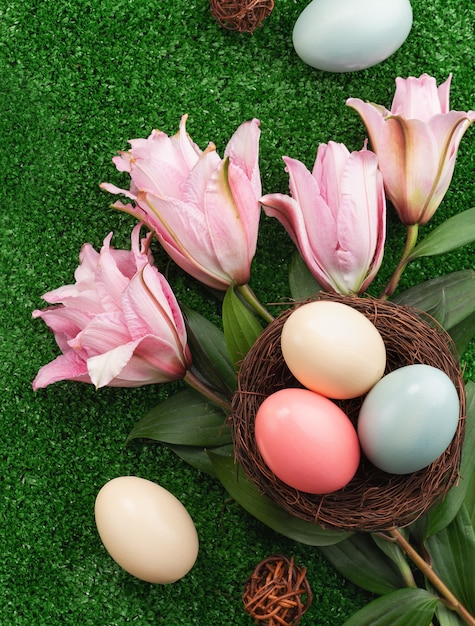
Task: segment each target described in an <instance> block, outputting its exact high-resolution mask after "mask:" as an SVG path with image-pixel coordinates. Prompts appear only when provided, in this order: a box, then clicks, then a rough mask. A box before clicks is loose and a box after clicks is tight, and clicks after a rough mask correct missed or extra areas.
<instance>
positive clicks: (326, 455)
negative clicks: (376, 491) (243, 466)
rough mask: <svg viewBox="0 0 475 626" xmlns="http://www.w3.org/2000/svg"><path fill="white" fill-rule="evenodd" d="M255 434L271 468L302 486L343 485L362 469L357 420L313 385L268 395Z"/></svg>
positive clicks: (318, 490) (319, 489)
mask: <svg viewBox="0 0 475 626" xmlns="http://www.w3.org/2000/svg"><path fill="white" fill-rule="evenodd" d="M255 437H256V444H257V447H258V450H259V452H260V453H261V455H262V458H263V459H264V462H265V463H266V465H267V466H268V467H269V469H270V470H271V471H272V472H273V473H274V474H275V475H276V476H277V477H278V478H280V480H282V481H283V482H284V483H286V484H287V485H289V486H291V487H294V488H295V489H299V490H300V491H305V492H307V493H312V494H324V493H330V492H332V491H337V490H338V489H341V488H342V487H344V486H345V485H346V484H348V482H349V481H350V480H351V479H352V478H353V476H354V475H355V473H356V470H357V469H358V464H359V460H360V446H359V442H358V436H357V434H356V430H355V428H354V427H353V424H352V423H351V422H350V420H349V418H348V417H347V416H346V415H345V413H344V412H343V411H342V410H341V409H340V408H339V407H338V406H337V405H336V404H335V403H334V402H332V401H331V400H329V399H328V398H325V397H324V396H321V395H320V394H317V393H314V392H313V391H309V390H308V389H281V390H280V391H276V392H275V393H273V394H271V395H270V396H268V397H267V398H266V399H265V400H264V402H263V403H262V404H261V405H260V407H259V409H258V411H257V414H256V422H255Z"/></svg>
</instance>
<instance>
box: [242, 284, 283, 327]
mask: <svg viewBox="0 0 475 626" xmlns="http://www.w3.org/2000/svg"><path fill="white" fill-rule="evenodd" d="M236 289H237V290H238V291H239V293H240V294H241V296H242V297H243V298H244V300H245V301H246V302H247V303H248V304H249V305H250V306H251V307H252V308H253V309H254V311H255V312H256V313H257V314H258V315H260V316H261V317H262V319H264V320H265V321H266V322H269V323H270V322H273V321H274V317H273V316H272V315H271V314H270V313H269V311H268V310H267V309H266V308H265V307H264V306H263V305H262V304H261V303H260V301H259V300H258V298H257V296H256V294H255V293H254V292H253V291H252V289H251V288H250V287H249V285H238V286H237V287H236Z"/></svg>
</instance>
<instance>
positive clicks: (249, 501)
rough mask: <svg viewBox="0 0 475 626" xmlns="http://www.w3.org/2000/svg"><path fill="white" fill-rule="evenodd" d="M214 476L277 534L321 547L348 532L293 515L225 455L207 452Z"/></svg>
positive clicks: (244, 506)
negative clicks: (328, 527) (322, 526)
mask: <svg viewBox="0 0 475 626" xmlns="http://www.w3.org/2000/svg"><path fill="white" fill-rule="evenodd" d="M208 454H209V457H210V459H211V462H212V463H213V467H214V470H215V472H216V475H217V477H218V478H219V480H220V481H221V483H222V484H223V486H224V488H225V489H226V491H227V492H228V493H229V495H230V496H231V497H232V498H233V499H234V500H236V502H237V503H238V504H240V505H241V506H242V508H243V509H245V510H246V511H247V512H248V513H250V514H251V515H252V516H253V517H255V518H256V519H258V520H259V521H260V522H262V523H263V524H265V525H266V526H268V527H269V528H271V529H272V530H274V531H275V532H277V533H280V534H281V535H284V537H289V538H290V539H293V540H295V541H299V542H300V543H303V544H306V545H311V546H325V545H330V544H333V543H337V542H339V541H343V540H344V539H346V538H347V537H349V536H350V535H351V533H347V532H340V531H334V530H323V529H322V528H321V527H320V526H318V525H317V524H312V523H310V522H305V521H304V520H301V519H298V518H297V517H293V516H292V515H290V514H289V513H287V512H286V511H284V509H282V508H281V507H279V506H278V505H277V504H275V503H274V502H273V501H272V500H271V499H270V498H268V497H267V496H265V495H263V494H261V493H260V491H259V490H258V489H257V487H256V486H255V485H254V484H253V483H252V482H251V481H250V480H249V479H248V478H247V477H246V476H245V474H244V472H243V471H242V469H241V468H240V467H239V466H238V465H236V464H235V463H234V460H233V459H231V458H229V457H224V456H220V455H219V454H216V453H215V452H213V451H211V450H210V451H209V452H208Z"/></svg>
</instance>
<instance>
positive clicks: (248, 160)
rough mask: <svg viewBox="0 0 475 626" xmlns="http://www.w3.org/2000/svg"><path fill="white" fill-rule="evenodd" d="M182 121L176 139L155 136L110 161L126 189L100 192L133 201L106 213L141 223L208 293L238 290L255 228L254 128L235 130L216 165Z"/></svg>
mask: <svg viewBox="0 0 475 626" xmlns="http://www.w3.org/2000/svg"><path fill="white" fill-rule="evenodd" d="M186 120H187V115H183V117H182V118H181V123H180V129H179V131H178V133H177V134H176V135H174V136H172V137H168V136H167V135H166V134H165V133H163V132H161V131H156V130H155V131H153V132H152V134H151V135H150V136H149V137H148V139H133V140H132V141H130V142H129V143H130V145H131V149H130V150H129V151H128V152H122V153H120V156H118V157H114V159H113V161H114V163H115V165H116V167H117V169H118V170H120V171H124V172H127V173H128V174H130V177H131V183H130V190H125V189H120V188H118V187H116V186H115V185H111V184H109V183H103V184H102V185H101V187H102V189H105V190H107V191H109V192H111V193H120V194H123V195H125V196H126V197H128V198H130V199H131V200H133V202H134V204H130V203H129V204H123V203H122V202H116V203H115V204H114V205H113V207H114V208H116V209H119V210H121V211H125V212H127V213H130V214H131V215H133V216H134V217H136V218H137V219H139V220H140V221H142V222H144V223H145V224H146V225H147V226H148V227H149V228H150V230H152V231H154V233H155V235H156V237H157V238H158V240H159V242H160V243H161V245H162V246H163V248H164V249H165V250H166V252H167V253H168V254H169V256H170V257H171V258H172V259H173V260H174V261H175V262H176V263H177V264H178V265H179V266H180V267H181V268H182V269H184V270H185V271H186V272H187V273H189V274H191V275H192V276H194V277H195V278H196V279H198V280H199V281H201V282H202V283H204V284H206V285H208V286H209V287H212V288H214V289H219V290H226V289H227V288H228V287H229V286H230V285H231V284H232V283H236V284H238V285H244V284H246V283H248V282H249V277H250V268H251V262H252V259H253V258H254V255H255V252H256V244H257V233H258V227H259V216H260V207H259V202H258V199H259V196H260V195H261V180H260V173H259V164H258V152H259V136H260V130H259V121H258V120H257V119H253V120H252V121H249V122H245V123H244V124H241V126H240V127H239V128H238V129H237V131H236V132H235V133H234V135H233V136H232V138H231V140H230V141H229V143H228V145H227V147H226V149H225V152H224V158H223V159H221V158H220V157H219V156H218V154H217V152H216V147H215V145H214V144H212V143H210V144H209V145H208V147H207V148H206V150H204V151H202V150H201V149H200V148H199V147H198V146H197V145H196V144H195V143H194V142H193V141H192V140H191V139H190V137H189V135H188V134H187V132H186V127H185V125H186Z"/></svg>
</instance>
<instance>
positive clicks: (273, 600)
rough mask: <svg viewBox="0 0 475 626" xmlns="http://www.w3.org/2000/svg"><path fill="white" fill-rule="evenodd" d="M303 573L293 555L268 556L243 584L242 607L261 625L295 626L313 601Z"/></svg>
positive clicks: (304, 571)
mask: <svg viewBox="0 0 475 626" xmlns="http://www.w3.org/2000/svg"><path fill="white" fill-rule="evenodd" d="M306 574H307V570H306V569H305V568H304V567H299V566H298V565H296V564H295V563H294V559H293V557H292V558H290V559H288V558H287V557H286V556H283V555H281V554H274V555H272V556H269V557H268V558H267V559H264V560H263V561H261V562H260V563H259V564H258V566H257V567H256V569H255V570H254V572H253V573H252V574H251V576H249V578H248V579H247V581H246V582H245V584H244V593H243V595H242V600H243V603H244V608H245V610H246V611H247V612H248V613H249V615H251V617H252V618H253V619H254V621H255V623H257V624H262V625H263V626H297V624H298V623H299V622H300V620H301V619H302V616H303V614H304V613H305V612H306V611H307V610H308V608H309V607H310V605H311V603H312V591H311V589H310V585H309V583H308V580H307V576H306Z"/></svg>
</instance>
